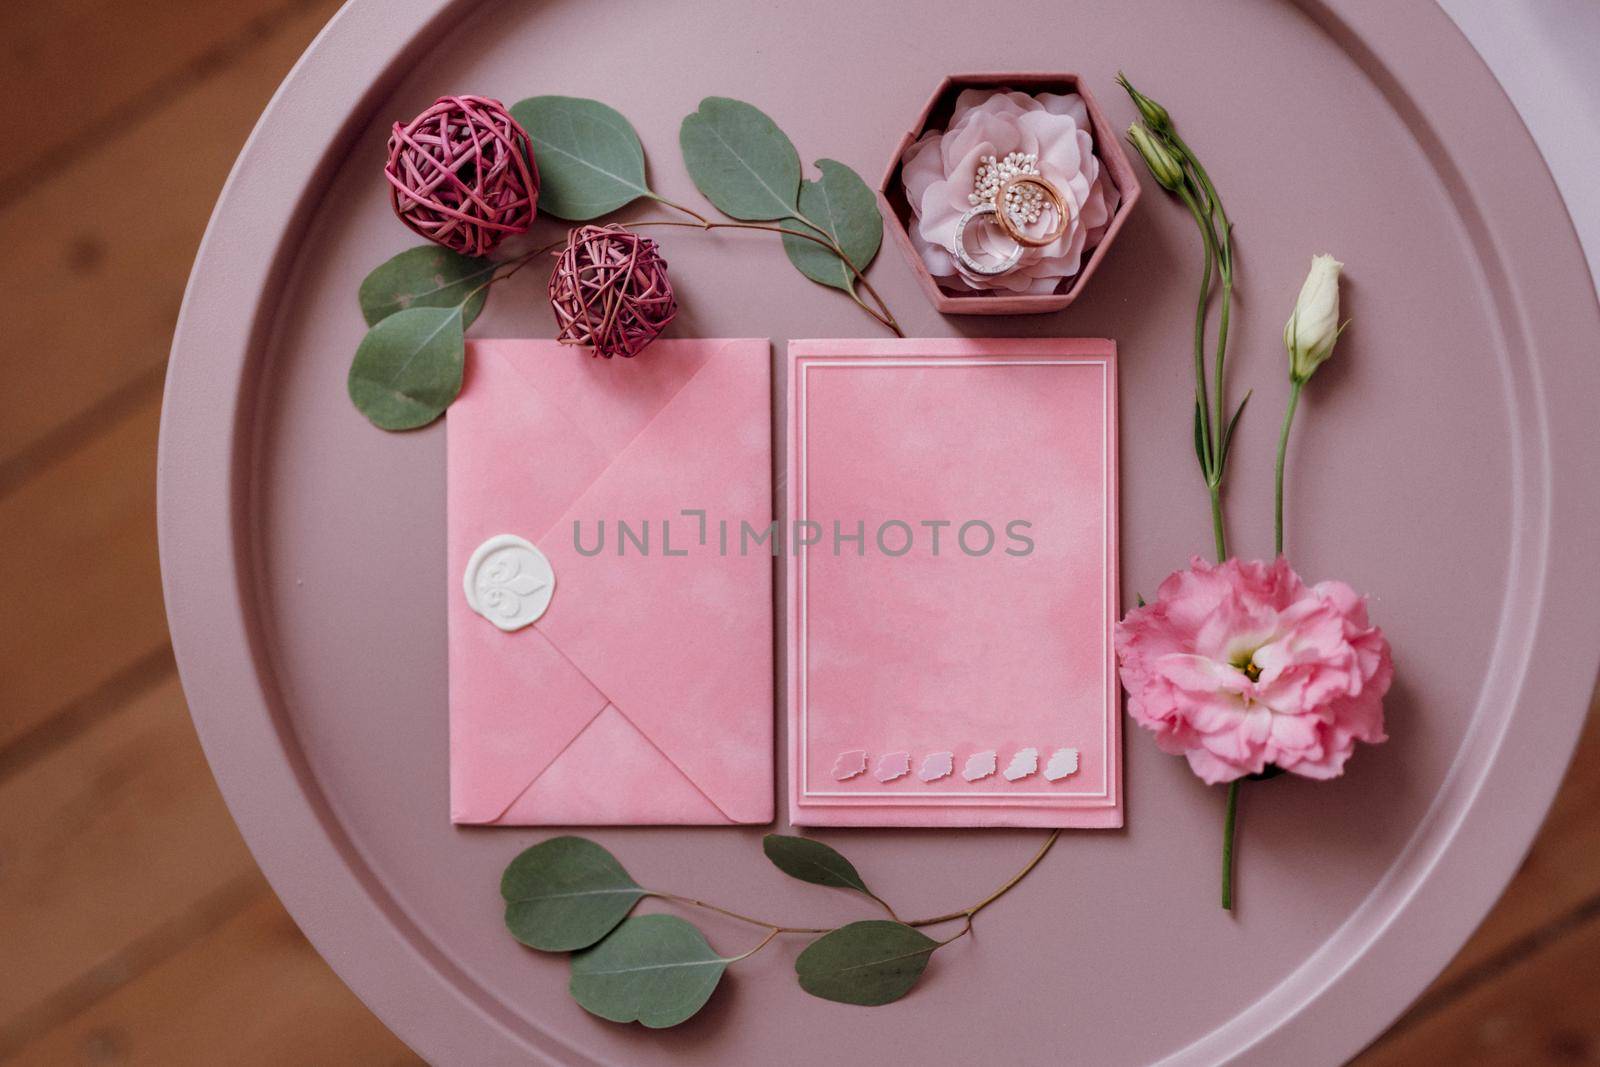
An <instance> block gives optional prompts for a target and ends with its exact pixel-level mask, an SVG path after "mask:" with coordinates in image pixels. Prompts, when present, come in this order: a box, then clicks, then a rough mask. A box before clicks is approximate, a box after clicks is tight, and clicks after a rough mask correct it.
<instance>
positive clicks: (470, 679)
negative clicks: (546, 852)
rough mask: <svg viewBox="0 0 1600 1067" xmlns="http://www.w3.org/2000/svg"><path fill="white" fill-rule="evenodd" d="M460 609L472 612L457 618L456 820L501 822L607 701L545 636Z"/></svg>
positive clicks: (453, 642)
mask: <svg viewBox="0 0 1600 1067" xmlns="http://www.w3.org/2000/svg"><path fill="white" fill-rule="evenodd" d="M451 599H452V601H456V600H460V599H461V598H460V597H459V596H457V597H452V598H451ZM451 610H452V611H455V610H457V608H456V605H455V604H454V603H452V608H451ZM460 610H461V611H464V612H466V613H467V615H468V616H469V617H467V618H462V619H459V620H458V619H456V618H454V617H452V619H451V625H452V633H451V639H450V763H451V775H450V793H451V796H450V807H451V817H452V818H453V819H454V821H456V822H462V823H484V822H494V821H495V820H497V819H499V818H500V817H501V816H502V815H503V814H504V813H505V811H506V809H507V808H508V807H509V806H510V805H511V803H512V802H513V801H515V800H516V799H517V797H518V796H519V795H521V794H522V793H523V791H524V790H526V789H527V788H528V785H529V783H531V782H533V781H534V780H535V779H537V778H538V777H539V776H540V775H541V774H543V773H544V771H545V770H546V768H548V767H549V766H550V764H551V762H552V761H554V760H555V759H556V757H557V756H558V755H559V754H560V753H561V752H562V751H564V750H565V749H566V748H567V746H568V745H570V744H571V743H572V742H573V740H574V739H575V738H576V737H578V736H579V735H580V734H582V733H583V732H584V730H585V728H586V727H587V726H588V725H589V724H590V723H591V722H592V721H593V720H594V718H595V716H597V715H598V714H600V712H601V711H602V710H603V709H604V708H605V706H606V704H607V700H606V697H605V694H603V693H601V692H600V691H599V690H598V689H596V688H595V687H594V686H593V685H592V684H591V683H590V682H589V680H588V679H587V678H585V677H584V676H583V672H581V671H579V670H578V669H577V668H576V667H574V666H573V665H572V664H571V663H570V662H569V661H568V660H567V658H566V657H565V656H563V655H562V654H561V653H560V652H559V651H557V649H556V648H555V646H554V645H552V644H551V643H550V642H549V641H548V640H546V639H545V637H544V636H543V635H542V634H540V633H538V632H537V631H534V630H523V631H518V632H516V633H504V632H502V631H500V630H498V629H496V628H495V627H493V626H490V625H489V624H488V623H486V622H484V621H483V620H482V619H480V618H478V617H477V616H475V615H471V609H469V608H466V607H465V606H464V605H462V606H461V607H460Z"/></svg>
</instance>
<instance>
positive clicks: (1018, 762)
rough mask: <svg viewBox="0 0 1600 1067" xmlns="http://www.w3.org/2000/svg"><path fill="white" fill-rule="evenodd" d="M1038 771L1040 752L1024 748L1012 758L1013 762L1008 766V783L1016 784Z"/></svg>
mask: <svg viewBox="0 0 1600 1067" xmlns="http://www.w3.org/2000/svg"><path fill="white" fill-rule="evenodd" d="M1038 769H1039V750H1038V749H1036V748H1024V749H1022V750H1020V751H1019V752H1018V753H1017V754H1016V755H1015V756H1012V757H1011V762H1010V763H1009V764H1007V766H1006V781H1008V782H1015V781H1017V780H1018V779H1019V778H1026V777H1028V775H1030V774H1032V773H1033V772H1034V771H1037V770H1038Z"/></svg>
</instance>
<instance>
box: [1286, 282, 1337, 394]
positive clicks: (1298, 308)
mask: <svg viewBox="0 0 1600 1067" xmlns="http://www.w3.org/2000/svg"><path fill="white" fill-rule="evenodd" d="M1343 266H1344V264H1343V263H1340V262H1339V261H1338V260H1337V259H1334V258H1333V257H1332V256H1330V255H1326V254H1324V255H1320V256H1313V257H1311V272H1310V273H1309V274H1307V275H1306V283H1305V284H1304V285H1302V286H1301V287H1300V298H1299V299H1298V300H1296V301H1295V304H1294V313H1293V314H1291V315H1290V316H1289V322H1288V325H1286V326H1284V328H1283V344H1284V347H1285V348H1287V349H1288V350H1289V377H1290V379H1291V380H1293V381H1294V382H1295V383H1296V384H1303V383H1304V382H1305V381H1306V379H1308V378H1310V377H1311V375H1312V374H1314V373H1315V372H1316V369H1317V368H1318V367H1319V366H1321V365H1322V362H1323V361H1324V360H1326V359H1327V358H1328V357H1329V356H1331V355H1333V345H1334V342H1335V341H1337V340H1338V339H1339V334H1341V333H1343V332H1344V327H1343V326H1341V325H1340V324H1339V269H1340V268H1341V267H1343Z"/></svg>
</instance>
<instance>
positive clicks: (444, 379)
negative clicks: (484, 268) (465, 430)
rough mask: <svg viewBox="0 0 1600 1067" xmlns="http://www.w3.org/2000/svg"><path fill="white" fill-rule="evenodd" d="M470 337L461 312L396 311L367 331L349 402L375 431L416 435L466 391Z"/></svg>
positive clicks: (359, 348) (353, 367) (353, 368)
mask: <svg viewBox="0 0 1600 1067" xmlns="http://www.w3.org/2000/svg"><path fill="white" fill-rule="evenodd" d="M465 365H466V334H465V327H464V326H463V325H462V321H461V309H460V308H459V307H454V308H434V307H418V308H406V309H405V310H404V311H396V312H395V313H394V314H393V315H390V316H388V317H387V318H385V319H383V320H382V321H381V322H379V323H378V324H377V325H376V326H373V327H372V328H371V329H369V330H368V331H367V335H366V336H365V337H363V338H362V339H361V344H360V345H358V346H357V347H356V356H355V359H354V360H352V361H351V363H350V377H349V379H348V380H347V382H346V388H347V389H348V390H349V392H350V399H351V401H353V402H354V403H355V406H356V408H357V409H358V410H360V412H361V413H362V414H363V415H365V416H366V417H367V418H368V419H370V420H371V421H372V424H373V425H374V426H377V427H380V428H382V429H385V430H412V429H415V428H416V427H418V426H426V425H427V424H428V423H430V422H432V421H433V420H434V419H437V418H438V417H439V416H440V415H442V414H443V413H444V409H445V408H447V407H449V406H450V402H451V401H452V400H454V399H455V398H456V394H457V393H459V392H461V373H462V370H463V368H464V367H465Z"/></svg>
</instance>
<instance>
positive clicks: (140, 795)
mask: <svg viewBox="0 0 1600 1067" xmlns="http://www.w3.org/2000/svg"><path fill="white" fill-rule="evenodd" d="M0 811H3V812H5V817H4V819H0V856H3V857H4V861H3V863H0V945H4V946H5V948H4V953H3V954H4V958H5V966H4V967H0V1034H5V1033H7V1032H9V1031H13V1030H15V1029H17V1028H18V1027H19V1026H21V1027H22V1028H24V1029H26V1028H29V1027H30V1026H36V1025H38V1023H39V1022H40V1020H41V1015H42V1016H43V1017H45V1018H46V1019H47V1018H48V1016H49V1015H50V1014H51V1013H52V1012H57V1013H59V1011H61V1010H64V1009H63V1008H62V1001H63V998H64V999H65V1001H66V1007H68V1008H70V1007H71V1002H72V1001H73V1000H74V999H75V998H82V997H84V996H85V995H87V993H94V992H104V991H105V990H108V989H111V988H115V986H116V985H117V984H119V983H120V982H122V981H123V980H125V979H126V978H127V977H128V975H127V974H126V973H125V972H126V968H127V966H128V963H127V959H126V956H127V954H128V953H129V951H130V947H131V946H136V945H138V944H140V943H141V941H143V940H144V939H146V938H148V937H150V936H151V934H152V932H153V931H159V930H166V931H167V933H166V934H165V935H163V936H166V937H169V938H170V937H177V938H178V939H179V941H180V942H181V941H184V940H187V935H186V934H185V929H184V928H185V924H186V923H187V922H189V921H190V920H191V918H192V913H193V912H194V911H195V910H196V909H197V908H198V907H199V905H200V904H201V903H202V902H204V901H206V900H207V899H209V898H211V897H212V896H214V895H215V894H217V893H219V892H222V891H224V890H226V889H228V888H229V887H230V886H235V885H237V884H238V883H241V882H243V883H245V884H246V885H248V886H249V888H250V889H251V890H253V891H257V892H259V891H261V890H262V889H264V887H265V882H264V881H262V879H261V877H260V875H259V873H257V871H256V866H255V862H254V860H252V859H251V857H250V854H249V852H248V851H247V850H246V848H245V846H244V842H243V840H242V839H241V838H240V836H239V832H238V830H236V829H235V828H234V825H233V821H232V820H231V819H230V818H229V816H228V812H227V809H226V808H225V807H223V804H222V798H221V796H220V795H219V794H218V793H217V788H216V784H215V782H214V781H213V780H212V777H211V772H210V769H209V768H208V767H207V766H206V763H205V759H204V757H203V756H202V755H201V753H200V746H199V744H198V743H197V741H196V739H195V736H194V728H193V726H192V724H191V723H190V721H189V715H188V710H187V708H186V706H185V704H184V700H183V692H182V690H181V689H180V688H179V685H178V679H177V675H176V673H175V672H173V671H171V670H170V669H169V671H168V672H167V674H166V676H165V678H163V679H160V680H157V681H156V682H154V684H153V685H152V686H151V687H149V688H148V689H147V690H146V691H145V692H143V693H142V694H140V695H138V696H137V697H135V698H134V699H132V700H130V701H128V702H126V703H125V704H123V705H122V706H121V707H119V708H117V709H116V710H115V711H113V712H111V713H109V714H107V715H105V716H103V717H101V718H100V719H99V720H98V721H96V722H94V723H93V724H92V725H89V726H88V727H87V728H85V729H84V730H83V731H82V732H81V733H79V734H78V736H76V737H75V738H73V740H72V741H71V742H69V743H67V744H64V745H61V746H59V747H57V748H56V749H54V750H53V751H49V752H46V753H43V754H42V755H40V756H39V757H38V758H36V759H34V760H33V761H31V762H30V763H28V764H26V765H25V766H22V767H20V768H16V769H13V770H11V771H10V772H9V773H8V774H6V775H5V776H4V777H3V778H0ZM3 1044H4V1042H3V1041H0V1045H3ZM0 1059H4V1055H3V1052H0Z"/></svg>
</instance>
